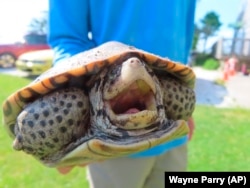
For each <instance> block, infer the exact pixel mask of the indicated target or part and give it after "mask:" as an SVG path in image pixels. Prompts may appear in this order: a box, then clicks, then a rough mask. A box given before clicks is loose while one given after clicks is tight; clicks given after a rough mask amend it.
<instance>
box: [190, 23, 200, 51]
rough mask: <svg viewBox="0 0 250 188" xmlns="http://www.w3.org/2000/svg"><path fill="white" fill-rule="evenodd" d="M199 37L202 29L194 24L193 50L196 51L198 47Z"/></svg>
mask: <svg viewBox="0 0 250 188" xmlns="http://www.w3.org/2000/svg"><path fill="white" fill-rule="evenodd" d="M199 36H200V29H199V28H198V26H197V24H194V36H193V43H192V50H196V46H197V43H198V41H199Z"/></svg>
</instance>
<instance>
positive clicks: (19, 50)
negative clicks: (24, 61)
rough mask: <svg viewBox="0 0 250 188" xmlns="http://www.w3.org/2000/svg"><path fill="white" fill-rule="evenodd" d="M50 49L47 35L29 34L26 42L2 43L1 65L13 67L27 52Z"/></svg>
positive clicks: (0, 45) (25, 38)
mask: <svg viewBox="0 0 250 188" xmlns="http://www.w3.org/2000/svg"><path fill="white" fill-rule="evenodd" d="M43 49H49V46H48V44H47V40H46V35H38V34H27V35H25V36H24V42H17V43H13V44H0V67H13V66H15V62H16V60H17V59H18V57H19V56H20V55H21V54H23V53H26V52H31V51H35V50H43Z"/></svg>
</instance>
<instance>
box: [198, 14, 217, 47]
mask: <svg viewBox="0 0 250 188" xmlns="http://www.w3.org/2000/svg"><path fill="white" fill-rule="evenodd" d="M201 23H202V26H201V28H200V32H201V33H202V34H203V38H204V47H203V52H205V49H206V44H207V40H208V38H209V37H211V36H213V35H214V34H215V33H216V31H218V30H219V28H220V26H221V25H222V23H221V22H220V20H219V15H218V14H217V13H215V12H213V11H212V12H208V13H207V14H206V15H205V16H204V18H203V19H202V20H201Z"/></svg>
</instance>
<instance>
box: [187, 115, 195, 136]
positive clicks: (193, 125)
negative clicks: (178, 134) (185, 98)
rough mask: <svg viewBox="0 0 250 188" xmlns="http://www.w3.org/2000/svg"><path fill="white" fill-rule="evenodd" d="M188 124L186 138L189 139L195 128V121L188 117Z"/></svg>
mask: <svg viewBox="0 0 250 188" xmlns="http://www.w3.org/2000/svg"><path fill="white" fill-rule="evenodd" d="M188 126H189V133H188V140H191V139H192V137H193V133H194V129H195V123H194V119H193V118H192V117H190V118H189V120H188Z"/></svg>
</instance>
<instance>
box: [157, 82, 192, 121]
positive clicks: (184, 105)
mask: <svg viewBox="0 0 250 188" xmlns="http://www.w3.org/2000/svg"><path fill="white" fill-rule="evenodd" d="M159 81H160V83H161V84H162V89H163V101H164V108H165V112H166V116H167V118H169V119H173V120H180V119H183V120H187V119H188V118H189V117H190V116H191V115H192V113H193V111H194V107H195V92H194V90H193V89H191V88H189V87H187V86H185V85H184V84H183V83H181V81H179V80H177V79H174V78H171V77H169V78H164V79H160V80H159Z"/></svg>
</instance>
